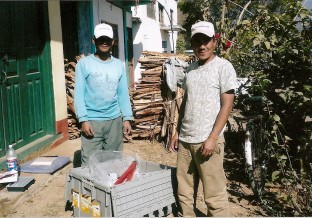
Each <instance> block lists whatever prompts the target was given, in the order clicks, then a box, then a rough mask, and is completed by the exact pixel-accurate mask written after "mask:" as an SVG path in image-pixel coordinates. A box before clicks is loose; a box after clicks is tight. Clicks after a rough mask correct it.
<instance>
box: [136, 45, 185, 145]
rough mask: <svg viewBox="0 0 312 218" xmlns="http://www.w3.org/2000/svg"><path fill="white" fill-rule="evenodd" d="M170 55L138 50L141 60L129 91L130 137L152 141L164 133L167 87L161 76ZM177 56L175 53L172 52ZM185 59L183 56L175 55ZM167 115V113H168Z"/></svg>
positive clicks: (166, 117)
mask: <svg viewBox="0 0 312 218" xmlns="http://www.w3.org/2000/svg"><path fill="white" fill-rule="evenodd" d="M170 56H173V55H172V54H166V53H158V52H144V51H143V52H142V57H141V58H139V59H138V62H139V63H141V68H142V69H143V71H142V72H141V79H140V80H139V82H138V83H136V84H135V85H134V87H133V88H132V90H130V97H131V102H132V108H133V114H134V125H133V130H132V134H131V136H130V140H131V138H147V139H149V140H154V139H155V138H156V137H158V136H160V137H164V136H165V135H166V130H164V128H165V129H166V128H167V122H165V123H166V125H165V126H164V125H163V124H164V120H167V119H168V116H167V115H168V111H167V108H168V107H167V105H168V97H167V95H168V88H167V86H166V84H165V78H164V75H163V72H164V69H163V64H164V62H165V61H166V60H167V59H168V58H169V57H170ZM174 56H177V55H174ZM179 58H180V59H183V60H187V59H188V57H187V56H184V55H183V56H179ZM169 104H170V103H169ZM169 114H170V112H169Z"/></svg>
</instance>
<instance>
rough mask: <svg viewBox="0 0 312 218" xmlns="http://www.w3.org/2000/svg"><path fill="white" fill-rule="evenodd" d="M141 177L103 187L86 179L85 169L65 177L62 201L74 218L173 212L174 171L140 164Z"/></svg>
mask: <svg viewBox="0 0 312 218" xmlns="http://www.w3.org/2000/svg"><path fill="white" fill-rule="evenodd" d="M139 167H140V173H141V177H139V178H138V179H134V180H133V181H129V182H125V183H122V184H119V185H116V186H112V187H107V186H105V185H103V184H101V183H99V182H97V181H92V180H91V179H90V174H89V168H87V167H85V168H81V167H80V168H73V169H71V171H70V172H69V173H68V176H67V178H68V180H67V183H66V192H65V199H66V200H67V201H69V202H71V203H72V205H73V211H74V216H75V217H91V216H92V217H129V216H131V217H143V216H166V215H168V214H170V213H171V212H172V211H173V210H175V209H176V190H175V189H176V187H177V185H176V174H175V168H171V167H168V166H165V165H160V164H156V163H151V162H146V161H140V163H139Z"/></svg>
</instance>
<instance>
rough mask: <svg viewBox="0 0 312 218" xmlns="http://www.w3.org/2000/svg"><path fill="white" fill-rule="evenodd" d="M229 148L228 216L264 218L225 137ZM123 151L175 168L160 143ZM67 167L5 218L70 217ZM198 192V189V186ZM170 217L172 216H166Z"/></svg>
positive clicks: (237, 150) (134, 145) (200, 208)
mask: <svg viewBox="0 0 312 218" xmlns="http://www.w3.org/2000/svg"><path fill="white" fill-rule="evenodd" d="M227 141H228V142H229V143H228V144H229V146H227V148H226V150H225V152H226V154H225V162H224V168H225V171H226V175H227V178H228V192H229V201H230V207H231V212H232V215H233V216H235V217H248V216H265V214H263V212H262V210H261V208H259V207H258V206H257V205H256V201H255V200H254V198H253V194H252V192H251V190H250V189H249V188H248V186H247V182H246V178H245V176H244V173H243V170H242V169H243V168H242V167H243V165H242V163H241V161H240V157H239V156H240V155H239V153H240V152H241V150H240V148H239V147H238V146H233V145H234V144H235V143H232V141H233V140H232V139H231V136H228V137H227ZM125 150H126V151H131V152H134V153H136V154H137V155H138V156H139V157H140V158H142V159H144V160H147V161H152V162H157V163H161V164H165V165H168V166H175V165H176V154H175V153H173V152H168V151H167V150H166V149H165V148H164V146H163V144H161V143H158V142H149V141H145V140H143V141H141V140H135V141H134V142H132V143H126V144H125ZM72 167H73V165H72V164H70V165H68V166H66V167H65V168H63V169H62V170H60V171H58V172H57V173H56V174H55V175H54V177H53V180H52V179H51V180H50V181H48V182H46V184H44V186H43V188H42V190H40V191H38V192H37V193H34V194H33V195H31V196H29V198H28V200H27V201H26V202H24V203H23V204H21V205H20V206H19V207H18V208H17V209H16V210H15V211H14V212H13V213H12V214H9V215H8V216H9V217H30V216H40V217H41V216H52V217H71V216H73V213H72V211H65V203H66V202H65V199H64V190H65V181H66V173H67V172H68V171H69V170H70V168H72ZM200 190H202V188H201V186H200ZM197 209H198V216H205V213H206V207H205V204H204V202H203V196H202V192H201V191H199V194H198V198H197ZM170 216H171V217H172V216H173V215H172V214H171V215H170Z"/></svg>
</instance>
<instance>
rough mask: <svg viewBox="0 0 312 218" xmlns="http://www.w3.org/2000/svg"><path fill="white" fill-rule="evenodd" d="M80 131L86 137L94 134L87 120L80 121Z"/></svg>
mask: <svg viewBox="0 0 312 218" xmlns="http://www.w3.org/2000/svg"><path fill="white" fill-rule="evenodd" d="M81 131H82V133H83V134H84V135H85V136H87V137H90V136H94V131H93V128H92V126H91V125H90V123H89V122H88V121H85V122H83V123H82V126H81Z"/></svg>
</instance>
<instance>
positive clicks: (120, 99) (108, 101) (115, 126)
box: [74, 23, 133, 166]
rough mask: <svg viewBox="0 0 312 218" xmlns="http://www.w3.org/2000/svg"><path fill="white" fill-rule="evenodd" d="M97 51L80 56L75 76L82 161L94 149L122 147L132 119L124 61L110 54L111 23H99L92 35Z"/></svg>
mask: <svg viewBox="0 0 312 218" xmlns="http://www.w3.org/2000/svg"><path fill="white" fill-rule="evenodd" d="M92 42H93V43H94V45H95V47H96V52H95V53H94V54H91V55H89V56H87V57H84V58H82V59H80V60H79V62H78V64H77V66H76V78H75V101H74V105H75V112H76V115H77V118H78V119H79V122H80V123H81V131H82V136H81V142H82V144H81V162H82V166H87V165H88V162H89V157H90V155H91V154H92V152H94V151H99V150H114V151H120V150H122V148H123V133H124V134H129V133H130V132H131V125H130V122H129V121H130V120H133V115H132V109H131V104H130V97H129V91H128V84H127V76H126V72H125V68H124V64H123V63H122V62H121V61H120V60H119V59H116V58H114V57H113V56H111V48H112V46H113V44H114V39H113V29H112V27H111V26H110V25H107V24H104V23H102V24H99V25H97V26H96V27H95V28H94V37H93V39H92Z"/></svg>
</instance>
